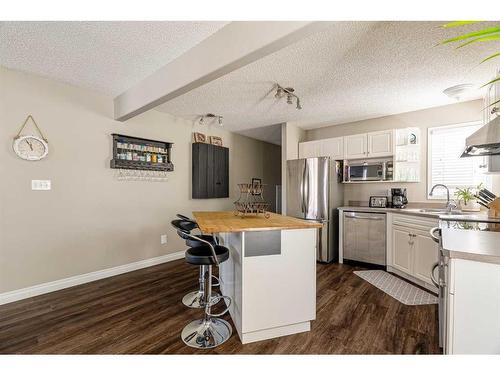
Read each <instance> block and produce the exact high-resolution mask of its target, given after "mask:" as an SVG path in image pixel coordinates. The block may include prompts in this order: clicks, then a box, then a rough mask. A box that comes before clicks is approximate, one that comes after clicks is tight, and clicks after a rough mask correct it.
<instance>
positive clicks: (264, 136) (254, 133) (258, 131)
mask: <svg viewBox="0 0 500 375" xmlns="http://www.w3.org/2000/svg"><path fill="white" fill-rule="evenodd" d="M239 133H240V134H242V135H246V136H247V137H250V138H255V139H259V140H261V141H264V142H267V143H272V144H275V145H278V146H280V145H281V124H275V125H269V126H261V127H260V128H251V129H246V130H241V131H239Z"/></svg>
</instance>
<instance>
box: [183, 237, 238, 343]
mask: <svg viewBox="0 0 500 375" xmlns="http://www.w3.org/2000/svg"><path fill="white" fill-rule="evenodd" d="M178 233H179V235H180V236H181V237H188V238H191V239H193V240H196V236H193V235H192V234H190V233H189V231H186V230H182V229H180V230H179V231H178ZM198 240H199V241H201V242H203V243H204V245H203V246H196V247H191V248H189V249H187V250H186V262H188V263H189V264H194V265H197V266H205V267H206V268H204V270H205V272H204V275H203V280H204V284H205V294H204V297H205V299H204V302H205V303H204V305H205V316H204V317H203V319H197V320H194V321H192V322H191V323H189V324H188V325H187V326H185V327H184V329H183V330H182V333H181V338H182V341H184V343H185V344H186V345H188V346H191V347H193V348H199V349H210V348H215V347H217V346H219V345H220V344H222V343H224V342H225V341H227V340H228V339H229V337H231V334H232V328H231V325H230V324H229V323H228V322H227V321H226V320H224V319H220V318H219V317H221V316H223V315H224V314H225V313H227V312H228V311H229V307H230V306H231V298H230V297H228V296H220V297H218V298H217V297H213V296H212V266H213V265H216V266H219V264H220V263H222V262H225V261H226V260H227V259H228V258H229V249H228V248H227V247H224V246H220V245H215V246H214V245H212V243H210V242H209V241H205V240H202V239H198ZM216 298H217V299H218V300H220V299H224V300H225V301H226V304H227V307H226V309H225V310H224V311H223V312H221V313H219V314H212V311H211V309H212V305H214V304H215V299H216Z"/></svg>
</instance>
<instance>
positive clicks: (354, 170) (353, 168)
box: [347, 160, 392, 181]
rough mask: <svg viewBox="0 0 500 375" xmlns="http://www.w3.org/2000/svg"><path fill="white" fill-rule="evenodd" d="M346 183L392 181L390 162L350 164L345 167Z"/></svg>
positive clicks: (376, 161)
mask: <svg viewBox="0 0 500 375" xmlns="http://www.w3.org/2000/svg"><path fill="white" fill-rule="evenodd" d="M347 180H348V181H383V180H392V161H384V160H371V161H359V162H350V163H349V165H348V167H347Z"/></svg>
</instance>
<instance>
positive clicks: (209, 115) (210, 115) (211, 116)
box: [198, 113, 224, 126]
mask: <svg viewBox="0 0 500 375" xmlns="http://www.w3.org/2000/svg"><path fill="white" fill-rule="evenodd" d="M205 119H208V120H209V122H210V121H212V120H215V119H217V122H218V123H219V125H220V126H222V121H223V119H224V117H223V116H219V115H214V114H213V113H207V114H206V115H201V116H200V119H199V120H198V123H199V124H200V125H203V124H204V123H205Z"/></svg>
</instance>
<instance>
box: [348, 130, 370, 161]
mask: <svg viewBox="0 0 500 375" xmlns="http://www.w3.org/2000/svg"><path fill="white" fill-rule="evenodd" d="M367 142H368V140H367V135H366V134H355V135H349V136H347V137H344V159H359V158H366V157H367V153H368V148H367Z"/></svg>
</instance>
